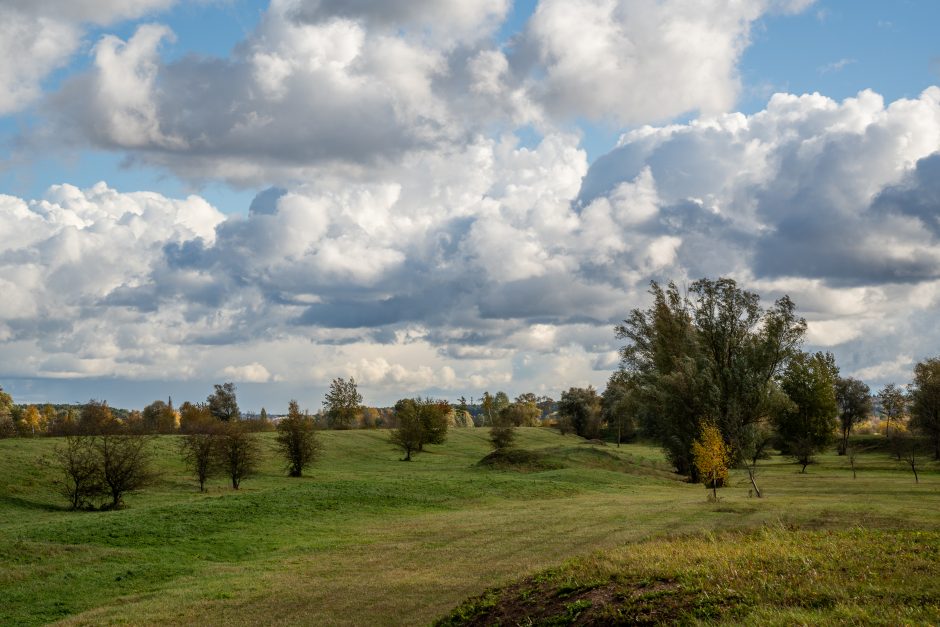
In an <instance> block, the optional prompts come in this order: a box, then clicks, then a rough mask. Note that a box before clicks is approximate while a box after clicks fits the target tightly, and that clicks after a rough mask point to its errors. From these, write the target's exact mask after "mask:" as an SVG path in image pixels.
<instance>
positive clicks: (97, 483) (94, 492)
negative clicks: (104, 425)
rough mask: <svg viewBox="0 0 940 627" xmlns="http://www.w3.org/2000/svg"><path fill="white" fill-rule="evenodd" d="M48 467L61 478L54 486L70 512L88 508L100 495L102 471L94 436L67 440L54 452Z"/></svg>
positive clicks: (73, 436)
mask: <svg viewBox="0 0 940 627" xmlns="http://www.w3.org/2000/svg"><path fill="white" fill-rule="evenodd" d="M51 466H52V467H53V468H54V469H55V470H57V471H58V472H59V474H60V477H61V479H59V480H57V481H56V484H57V485H58V486H59V489H60V491H61V493H62V495H63V496H65V498H67V499H68V501H69V505H70V506H71V508H72V509H85V508H90V507H92V506H93V500H94V499H95V498H97V497H98V496H100V495H101V494H102V492H103V482H102V478H101V467H100V465H99V463H98V453H97V450H96V447H95V444H94V437H93V436H75V435H68V436H66V437H65V445H64V446H61V445H57V446H56V447H55V448H54V449H53V452H52V460H51Z"/></svg>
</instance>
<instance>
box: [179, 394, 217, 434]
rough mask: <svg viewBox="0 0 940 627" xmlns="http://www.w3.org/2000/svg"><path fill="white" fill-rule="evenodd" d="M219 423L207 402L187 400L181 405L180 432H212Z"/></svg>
mask: <svg viewBox="0 0 940 627" xmlns="http://www.w3.org/2000/svg"><path fill="white" fill-rule="evenodd" d="M218 424H219V421H218V420H217V419H216V418H215V416H213V415H212V412H211V411H209V406H208V405H207V404H205V403H190V402H189V401H186V402H185V403H183V404H182V405H180V433H211V432H213V431H214V430H215V428H216V427H217V426H218Z"/></svg>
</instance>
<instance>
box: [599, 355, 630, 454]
mask: <svg viewBox="0 0 940 627" xmlns="http://www.w3.org/2000/svg"><path fill="white" fill-rule="evenodd" d="M634 385H635V381H634V380H633V379H631V378H630V376H629V375H628V374H627V373H626V372H624V371H623V370H617V371H616V372H614V373H613V374H612V375H610V378H609V379H608V380H607V387H606V388H604V393H603V394H602V395H601V418H602V420H603V421H604V422H606V423H607V425H608V427H609V428H610V429H611V430H613V431H614V432H615V433H616V434H617V447H618V448H619V447H620V443H621V442H622V441H623V440H624V439H628V440H629V439H632V438H633V437H634V436H635V435H636V419H635V418H634V416H635V415H636V411H637V407H636V405H637V402H636V395H635V394H634V390H633V388H634Z"/></svg>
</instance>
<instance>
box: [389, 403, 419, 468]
mask: <svg viewBox="0 0 940 627" xmlns="http://www.w3.org/2000/svg"><path fill="white" fill-rule="evenodd" d="M404 401H410V402H404ZM395 418H396V420H397V421H398V427H397V428H396V429H394V430H392V433H391V436H390V440H391V442H392V444H394V445H395V446H397V447H398V448H400V449H401V450H402V451H403V452H404V453H405V457H404V458H403V459H402V461H404V462H410V461H411V456H412V455H413V454H415V453H417V452H418V451H420V450H421V446H422V444H423V442H424V424H423V423H422V421H421V416H420V415H419V413H418V409H417V405H416V404H415V403H414V400H413V399H403V400H402V401H398V402H397V403H395Z"/></svg>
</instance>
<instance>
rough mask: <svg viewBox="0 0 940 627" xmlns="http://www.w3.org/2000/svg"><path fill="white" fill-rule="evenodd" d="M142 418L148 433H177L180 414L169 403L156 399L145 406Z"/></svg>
mask: <svg viewBox="0 0 940 627" xmlns="http://www.w3.org/2000/svg"><path fill="white" fill-rule="evenodd" d="M141 420H142V421H143V429H144V431H145V432H146V433H176V430H177V429H178V428H179V420H180V416H179V415H178V414H177V413H176V410H174V409H173V407H171V406H170V405H168V404H167V403H164V402H163V401H154V402H152V403H150V404H149V405H147V406H146V407H144V410H143V411H142V412H141Z"/></svg>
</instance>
